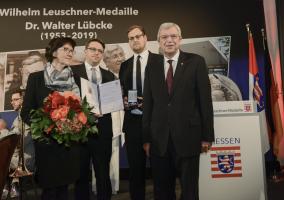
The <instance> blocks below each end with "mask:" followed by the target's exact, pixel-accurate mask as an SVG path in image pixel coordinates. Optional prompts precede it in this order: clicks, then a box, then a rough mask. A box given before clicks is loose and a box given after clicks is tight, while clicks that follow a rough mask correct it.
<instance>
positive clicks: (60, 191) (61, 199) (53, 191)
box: [41, 185, 68, 200]
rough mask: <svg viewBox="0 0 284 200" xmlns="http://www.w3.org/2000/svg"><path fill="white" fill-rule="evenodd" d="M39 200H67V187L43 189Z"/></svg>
mask: <svg viewBox="0 0 284 200" xmlns="http://www.w3.org/2000/svg"><path fill="white" fill-rule="evenodd" d="M41 200H68V185H63V186H58V187H52V188H43V189H42V193H41Z"/></svg>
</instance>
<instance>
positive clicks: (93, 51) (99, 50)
mask: <svg viewBox="0 0 284 200" xmlns="http://www.w3.org/2000/svg"><path fill="white" fill-rule="evenodd" d="M87 49H88V50H90V51H91V52H92V53H95V52H96V51H97V52H99V53H100V54H102V53H104V50H102V49H97V48H91V47H89V48H87Z"/></svg>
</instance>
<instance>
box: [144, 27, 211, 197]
mask: <svg viewBox="0 0 284 200" xmlns="http://www.w3.org/2000/svg"><path fill="white" fill-rule="evenodd" d="M158 41H159V44H160V48H161V50H162V51H163V53H164V59H161V60H160V61H159V62H158V63H156V64H155V65H152V66H151V67H149V68H147V70H146V75H145V83H144V109H143V112H144V113H143V136H144V149H145V151H146V153H147V154H148V155H149V154H150V155H151V161H152V163H151V164H152V172H153V179H154V193H155V199H163V200H173V199H175V198H176V197H175V180H176V175H179V178H180V183H181V190H182V193H181V199H182V200H197V199H199V197H198V178H199V157H200V153H201V152H202V151H208V150H209V149H210V146H211V143H212V142H213V141H214V129H213V111H212V110H213V109H212V100H211V91H210V90H211V89H210V82H209V79H208V73H207V67H206V64H205V61H204V59H203V58H202V57H201V56H199V55H195V54H190V53H185V52H182V51H180V50H179V47H180V42H181V31H180V28H179V26H178V25H177V24H174V23H164V24H162V25H161V26H160V28H159V32H158Z"/></svg>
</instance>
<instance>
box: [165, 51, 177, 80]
mask: <svg viewBox="0 0 284 200" xmlns="http://www.w3.org/2000/svg"><path fill="white" fill-rule="evenodd" d="M179 54H180V51H179V50H178V52H177V53H176V54H175V55H174V57H172V58H171V59H169V58H167V57H165V56H164V72H165V80H166V79H167V73H168V69H169V67H170V64H169V63H168V60H172V61H173V62H172V66H173V75H175V71H176V68H177V63H178V57H179Z"/></svg>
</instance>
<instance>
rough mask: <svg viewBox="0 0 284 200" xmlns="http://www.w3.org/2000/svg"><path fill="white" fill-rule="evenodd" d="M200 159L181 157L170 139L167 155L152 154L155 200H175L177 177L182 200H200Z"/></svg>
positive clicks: (196, 157)
mask: <svg viewBox="0 0 284 200" xmlns="http://www.w3.org/2000/svg"><path fill="white" fill-rule="evenodd" d="M199 157H200V155H196V156H190V157H180V156H178V155H177V154H176V151H175V147H174V145H173V142H172V139H171V138H169V143H168V147H167V152H166V155H164V156H157V155H154V154H151V167H152V176H153V181H154V196H155V200H175V199H176V194H175V185H176V177H177V176H178V177H179V180H180V185H181V197H180V199H181V200H199V195H198V179H199ZM178 199H179V198H178Z"/></svg>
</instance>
